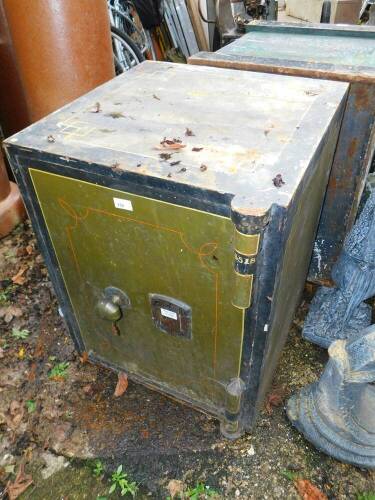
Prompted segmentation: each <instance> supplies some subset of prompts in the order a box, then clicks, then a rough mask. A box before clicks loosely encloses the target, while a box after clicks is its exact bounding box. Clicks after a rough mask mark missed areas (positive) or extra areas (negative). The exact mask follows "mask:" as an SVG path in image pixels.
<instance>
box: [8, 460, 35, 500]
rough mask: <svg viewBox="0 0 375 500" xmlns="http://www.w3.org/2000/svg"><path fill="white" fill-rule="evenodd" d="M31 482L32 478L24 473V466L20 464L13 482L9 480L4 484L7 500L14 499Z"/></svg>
mask: <svg viewBox="0 0 375 500" xmlns="http://www.w3.org/2000/svg"><path fill="white" fill-rule="evenodd" d="M32 484H33V478H32V477H31V475H30V474H25V466H24V464H21V465H20V468H19V469H18V473H17V476H16V478H15V480H14V482H13V483H12V482H10V481H9V483H8V484H7V486H6V492H7V493H8V497H9V500H16V499H17V498H18V497H19V496H20V495H21V494H22V493H23V492H24V491H26V490H27V488H28V487H29V486H31V485H32Z"/></svg>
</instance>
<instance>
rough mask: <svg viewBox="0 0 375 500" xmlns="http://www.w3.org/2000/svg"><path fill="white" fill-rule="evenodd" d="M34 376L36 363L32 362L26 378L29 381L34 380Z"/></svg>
mask: <svg viewBox="0 0 375 500" xmlns="http://www.w3.org/2000/svg"><path fill="white" fill-rule="evenodd" d="M35 378H36V363H32V364H31V367H30V370H29V372H28V374H27V380H28V381H29V382H34V380H35Z"/></svg>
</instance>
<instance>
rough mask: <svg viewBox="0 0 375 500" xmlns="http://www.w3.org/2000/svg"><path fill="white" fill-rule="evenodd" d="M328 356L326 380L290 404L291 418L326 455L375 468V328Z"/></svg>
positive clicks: (333, 349)
mask: <svg viewBox="0 0 375 500" xmlns="http://www.w3.org/2000/svg"><path fill="white" fill-rule="evenodd" d="M328 353H329V361H328V363H327V365H326V367H325V370H324V372H323V374H322V376H321V378H320V380H319V381H318V382H315V383H313V384H311V385H308V386H307V387H304V388H303V389H302V390H301V391H300V392H299V393H298V394H297V395H294V396H292V397H291V399H290V400H289V402H288V407H287V413H288V417H289V419H290V420H291V422H292V424H293V425H294V426H295V427H296V428H297V429H298V430H299V431H300V432H302V433H303V434H304V435H305V437H306V438H307V439H308V440H309V441H310V442H311V443H313V445H314V446H316V448H318V449H320V450H321V451H323V452H324V453H327V454H328V455H331V456H333V457H334V458H336V459H338V460H341V461H343V462H348V463H351V464H354V465H357V466H360V467H366V468H369V469H375V417H374V415H375V325H371V326H370V327H368V328H367V329H365V330H363V332H361V334H360V335H359V336H358V337H355V338H350V339H348V340H337V341H336V342H334V343H332V344H331V346H330V347H329V349H328Z"/></svg>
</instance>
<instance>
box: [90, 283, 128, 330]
mask: <svg viewBox="0 0 375 500" xmlns="http://www.w3.org/2000/svg"><path fill="white" fill-rule="evenodd" d="M129 308H130V300H129V297H128V296H127V295H126V293H125V292H123V291H122V290H119V289H118V288H115V287H112V286H111V287H107V288H105V289H104V290H103V292H102V296H101V298H100V299H99V301H98V303H97V304H96V311H97V313H98V315H99V317H100V318H102V319H105V320H107V321H111V322H112V323H116V322H117V321H119V320H120V319H121V318H122V317H123V315H124V313H125V309H129Z"/></svg>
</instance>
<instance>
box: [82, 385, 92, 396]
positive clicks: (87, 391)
mask: <svg viewBox="0 0 375 500" xmlns="http://www.w3.org/2000/svg"><path fill="white" fill-rule="evenodd" d="M82 390H83V392H84V393H85V394H92V393H93V389H92V385H91V384H87V385H84V386H83V388H82Z"/></svg>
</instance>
